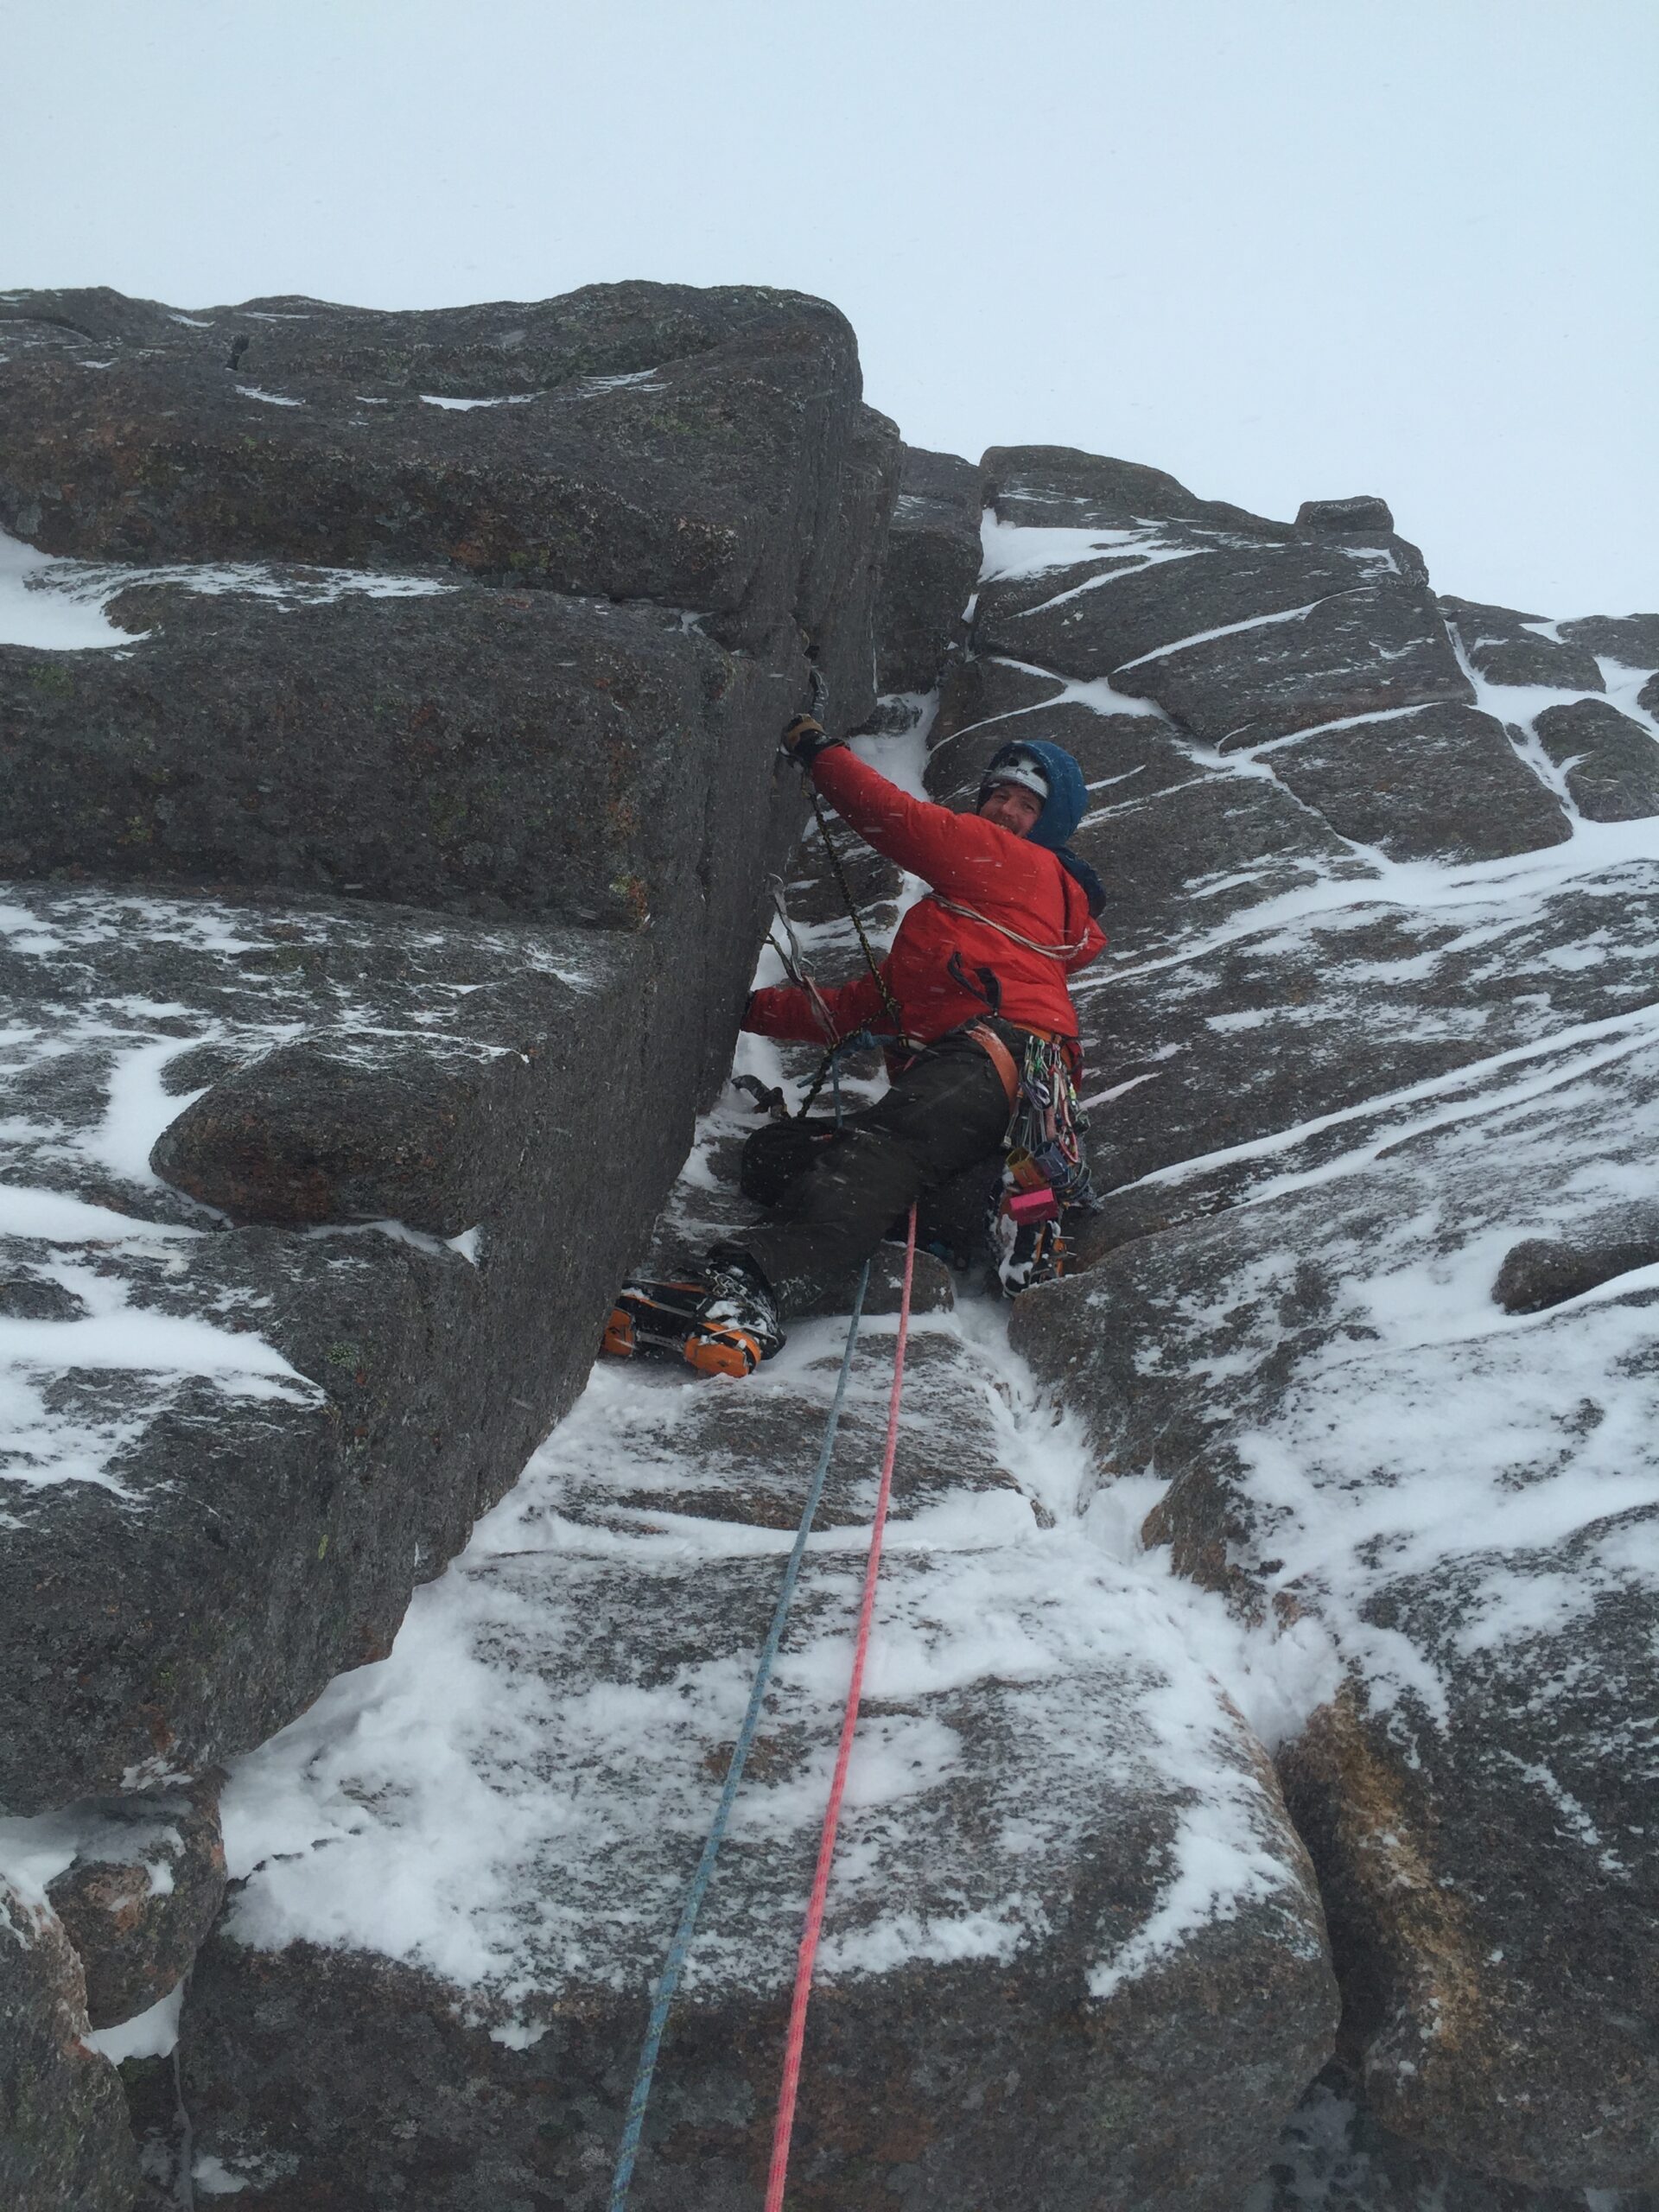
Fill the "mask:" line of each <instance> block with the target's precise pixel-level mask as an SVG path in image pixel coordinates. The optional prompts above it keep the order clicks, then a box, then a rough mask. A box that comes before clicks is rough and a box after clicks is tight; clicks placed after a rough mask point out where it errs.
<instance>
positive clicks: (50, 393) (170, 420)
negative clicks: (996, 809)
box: [0, 284, 897, 721]
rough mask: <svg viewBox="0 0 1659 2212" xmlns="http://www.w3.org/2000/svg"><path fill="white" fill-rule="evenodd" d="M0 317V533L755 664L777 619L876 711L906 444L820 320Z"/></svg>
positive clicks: (757, 295) (25, 298)
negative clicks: (416, 573) (578, 621)
mask: <svg viewBox="0 0 1659 2212" xmlns="http://www.w3.org/2000/svg"><path fill="white" fill-rule="evenodd" d="M0 315H3V322H0V331H3V335H4V338H5V341H6V352H7V354H8V357H9V358H8V359H7V361H6V363H5V364H4V365H3V371H0V393H3V399H4V405H3V410H0V413H3V419H4V420H5V422H6V423H7V425H8V428H7V430H6V432H5V434H4V436H3V440H0V522H3V524H4V525H5V526H6V527H7V528H8V529H10V530H12V531H15V532H16V534H17V535H18V536H20V537H25V538H27V539H28V540H29V542H30V543H32V544H35V545H39V546H40V547H41V549H42V550H44V551H46V552H48V553H69V554H76V555H79V556H82V557H85V558H91V559H99V560H116V561H131V560H137V561H143V562H145V563H152V564H153V563H160V562H168V561H203V560H210V561H224V560H227V559H232V560H233V559H237V558H247V559H255V560H273V559H274V560H287V561H298V562H308V563H321V564H322V565H325V566H340V567H346V568H355V569H369V568H375V567H378V566H382V565H385V564H387V563H391V564H393V565H396V566H399V567H405V568H407V567H416V568H424V569H445V568H448V569H453V570H456V571H460V572H462V573H465V574H467V575H476V576H480V577H484V578H487V579H489V580H490V581H492V582H495V583H498V584H499V583H506V582H511V583H514V584H518V585H520V586H528V587H532V588H546V589H549V590H552V591H558V592H566V593H579V594H580V593H594V594H600V595H601V596H602V597H605V598H607V599H648V600H652V601H657V602H658V604H660V605H664V606H671V607H684V608H690V609H694V610H696V611H697V612H699V613H707V614H709V616H711V617H713V618H714V619H715V624H716V626H717V627H718V628H719V629H720V630H721V634H722V635H723V636H724V637H725V639H726V640H727V642H728V643H730V644H733V645H742V646H744V647H746V648H747V649H749V650H757V649H759V650H766V648H767V646H768V645H769V643H770V640H771V639H772V636H773V634H774V632H776V631H777V629H778V627H779V625H780V624H781V623H783V622H785V621H792V622H793V623H795V624H797V625H798V626H799V628H800V630H801V631H802V632H803V633H804V635H805V637H806V638H807V639H808V640H809V642H810V644H812V645H814V646H815V647H817V648H818V649H819V650H820V652H821V653H822V656H823V659H824V663H825V668H826V673H828V674H829V676H830V678H831V681H832V683H834V684H835V686H836V690H837V691H838V692H840V693H841V694H842V696H841V697H840V698H839V699H838V702H837V706H838V709H840V710H844V711H845V713H846V714H847V715H848V717H849V720H851V721H857V720H858V719H859V718H860V716H861V715H862V714H863V713H866V712H868V706H869V694H868V688H867V687H868V680H869V677H868V659H867V658H862V657H861V642H862V641H866V640H868V636H869V624H870V610H871V606H872V603H873V599H874V588H875V580H876V574H877V570H878V568H879V563H880V550H881V548H880V536H881V531H882V529H883V526H884V525H885V522H886V518H887V508H888V506H889V505H890V504H891V499H892V479H893V474H894V473H895V468H896V461H897V437H896V434H895V433H894V432H893V428H892V425H891V424H889V423H885V422H884V421H883V420H882V418H880V417H878V416H874V415H873V414H871V413H870V411H869V410H864V409H862V408H861V405H860V383H859V372H858V352H857V346H856V343H855V340H854V336H853V334H852V331H851V330H850V328H849V327H848V324H847V322H846V321H845V318H844V317H843V316H842V315H840V314H839V313H838V312H837V311H836V309H835V308H832V307H830V306H829V305H828V304H827V303H826V302H823V301H821V300H812V299H809V298H807V297H805V296H803V295H802V294H799V293H791V292H770V291H766V290H764V289H759V288H747V289H746V288H743V287H729V288H727V289H724V290H719V289H716V290H709V291H699V290H696V289H693V288H691V287H690V286H686V285H658V284H601V285H591V286H589V287H588V288H587V289H585V290H583V291H580V292H575V293H571V294H569V295H567V296H564V297H563V298H560V299H554V300H544V301H539V302H531V303H525V302H511V301H510V302H501V303H499V304H495V305H491V306H482V307H474V308H444V309H439V310H434V311H431V312H427V313H399V314H379V313H375V312H373V311H371V310H366V309H361V308H341V307H332V306H329V305H328V304H327V303H326V302H321V301H316V300H297V299H270V300H258V301H249V302H245V304H244V305H242V306H240V307H236V308H209V309H207V310H206V311H204V312H203V313H202V314H201V315H189V316H186V315H181V314H180V313H179V312H178V311H177V310H176V309H174V308H165V307H162V306H160V305H158V304H156V302H149V301H137V300H126V299H123V298H121V297H120V296H118V295H116V294H112V293H109V292H100V291H85V292H39V293H20V294H16V295H13V296H11V297H10V299H9V301H8V302H6V303H5V304H4V306H3V308H0ZM89 364H95V365H89ZM66 455H73V467H71V468H68V469H66V467H65V466H64V460H65V456H66ZM838 639H839V640H844V651H843V650H842V648H841V646H840V645H838V642H837V641H838ZM867 650H868V648H867V646H866V647H865V652H867Z"/></svg>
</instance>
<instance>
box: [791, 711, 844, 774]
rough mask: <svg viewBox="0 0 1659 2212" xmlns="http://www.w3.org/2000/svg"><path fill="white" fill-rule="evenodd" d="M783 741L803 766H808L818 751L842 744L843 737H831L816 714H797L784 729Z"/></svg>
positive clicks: (815, 757) (821, 751) (815, 758)
mask: <svg viewBox="0 0 1659 2212" xmlns="http://www.w3.org/2000/svg"><path fill="white" fill-rule="evenodd" d="M784 743H785V745H786V746H787V747H788V748H789V750H790V752H791V753H792V754H793V755H794V757H795V759H796V760H798V761H799V762H800V764H801V766H803V767H804V768H810V766H811V765H812V763H813V762H814V761H815V760H817V757H818V755H819V753H823V752H824V751H825V750H826V749H827V748H828V747H830V746H832V745H844V744H845V743H846V740H845V738H841V737H831V736H830V734H829V731H828V730H827V729H825V728H824V726H823V723H822V722H821V721H819V720H818V719H817V715H796V716H795V718H794V720H793V721H791V722H789V723H788V724H787V725H786V726H785V730H784Z"/></svg>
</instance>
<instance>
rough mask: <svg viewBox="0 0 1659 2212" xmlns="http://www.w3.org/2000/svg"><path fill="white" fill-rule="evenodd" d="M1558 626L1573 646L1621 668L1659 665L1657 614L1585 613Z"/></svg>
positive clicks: (1658, 618)
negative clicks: (1584, 647) (1572, 620)
mask: <svg viewBox="0 0 1659 2212" xmlns="http://www.w3.org/2000/svg"><path fill="white" fill-rule="evenodd" d="M1560 633H1561V635H1562V637H1564V638H1566V639H1569V640H1570V641H1571V642H1572V643H1573V645H1584V646H1586V647H1587V648H1588V649H1589V651H1590V652H1592V653H1597V654H1600V655H1603V656H1605V658H1607V659H1608V660H1616V661H1617V662H1618V664H1619V665H1620V666H1621V667H1622V668H1659V614H1585V615H1581V616H1580V618H1579V620H1577V621H1576V622H1563V623H1561V624H1560Z"/></svg>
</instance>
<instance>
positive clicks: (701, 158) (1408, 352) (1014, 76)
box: [0, 0, 1659, 615]
mask: <svg viewBox="0 0 1659 2212" xmlns="http://www.w3.org/2000/svg"><path fill="white" fill-rule="evenodd" d="M0 55H3V69H4V110H5V120H4V128H3V131H0V283H10V284H14V285H16V284H59V285H72V284H90V283H107V284H112V285H114V286H116V287H117V288H118V289H121V290H123V291H127V292H132V293H138V294H143V295H146V296H150V297H154V298H159V299H164V300H166V301H168V302H169V303H171V304H173V305H175V306H181V307H185V308H194V307H200V306H205V305H213V304H219V303H223V302H229V301H234V300H238V299H243V298H246V297H249V296H253V295H255V294H257V293H261V292H281V291H296V292H308V293H311V294H314V295H315V296H319V297H321V298H325V299H334V300H346V301H353V302H360V303H364V304H369V305H376V306H383V307H410V306H426V305H442V304H448V303H453V302H460V301H467V300H479V299H493V298H522V299H531V298H538V297H543V296H546V295H548V294H550V293H556V292H562V291H567V290H569V289H571V288H572V287H573V286H575V285H577V284H582V283H591V282H595V281H602V280H606V279H613V278H620V277H659V278H667V279H676V280H679V281H682V282H686V283H768V284H783V285H792V286H795V287H798V289H803V290H807V291H813V292H818V293H822V294H823V295H825V296H828V297H829V298H830V299H832V300H834V301H836V303H837V304H838V305H839V306H841V307H842V308H844V309H845V310H846V312H847V314H848V315H849V316H850V317H851V319H852V321H853V323H854V324H855V327H856V328H857V330H858V333H859V338H860V342H861V349H862V353H863V359H864V365H865V381H866V388H867V391H868V396H869V397H870V398H871V399H872V400H873V401H874V403H875V404H876V405H878V406H880V407H881V408H884V409H885V410H887V412H888V413H890V414H892V415H893V416H895V417H896V418H897V419H898V422H899V425H900V427H901V428H902V429H903V430H904V432H905V434H906V436H907V437H909V438H910V439H911V440H912V442H916V443H918V444H923V445H938V446H944V447H949V448H952V449H954V450H956V451H958V452H962V453H966V454H978V452H979V451H980V450H981V449H982V448H983V447H984V446H986V445H988V444H992V443H1001V444H1020V443H1027V442H1052V443H1057V444H1068V445H1079V446H1084V447H1086V448H1090V449H1091V450H1093V451H1096V452H1103V453H1114V454H1122V455H1125V456H1127V457H1128V458H1129V459H1132V460H1136V461H1149V462H1152V463H1154V465H1156V466H1158V467H1163V468H1167V469H1170V470H1173V472H1174V474H1177V475H1178V476H1179V477H1181V478H1182V479H1183V480H1185V481H1186V482H1187V483H1189V484H1190V485H1191V486H1192V488H1193V489H1194V490H1195V491H1198V492H1200V493H1205V494H1208V495H1210V496H1211V497H1218V498H1225V499H1235V500H1237V501H1239V502H1240V503H1241V504H1243V505H1246V506H1249V507H1253V508H1255V509H1257V510H1258V511H1260V512H1265V513H1268V514H1274V515H1281V516H1288V515H1290V514H1292V513H1294V511H1295V507H1296V505H1297V503H1298V502H1299V501H1300V500H1301V499H1307V498H1323V497H1331V496H1335V495H1340V494H1345V493H1353V492H1373V491H1375V492H1381V493H1383V495H1384V496H1385V497H1386V498H1388V499H1389V500H1390V501H1391V503H1392V505H1393V506H1394V509H1395V517H1396V519H1397V521H1398V524H1399V526H1400V528H1401V529H1402V531H1404V532H1405V534H1406V535H1407V536H1408V537H1412V538H1414V539H1415V540H1416V541H1417V542H1418V543H1420V544H1421V545H1422V546H1423V547H1424V549H1425V550H1426V551H1427V554H1428V556H1429V560H1430V563H1431V565H1432V568H1433V574H1434V577H1435V581H1436V582H1437V583H1438V585H1439V586H1440V589H1442V590H1444V591H1455V592H1459V593H1462V594H1465V595H1466V596H1469V597H1472V598H1487V599H1493V600H1500V601H1507V602H1509V603H1510V604H1513V605H1520V606H1523V607H1529V608H1531V609H1533V610H1534V611H1536V612H1539V613H1550V614H1557V615H1565V614H1577V613H1589V612H1604V613H1629V612H1630V611H1632V610H1633V609H1635V608H1637V607H1643V608H1653V607H1659V550H1656V548H1659V435H1656V433H1655V429H1654V404H1653V398H1654V385H1655V381H1656V379H1655V376H1654V370H1653V363H1654V360H1655V358H1656V353H1659V220H1656V213H1659V129H1656V116H1659V0H997V4H990V3H989V0H953V4H945V0H886V4H878V0H810V4H809V3H808V0H575V4H573V3H572V0H488V4H482V5H480V4H477V0H474V4H473V5H471V6H468V5H467V4H466V0H0Z"/></svg>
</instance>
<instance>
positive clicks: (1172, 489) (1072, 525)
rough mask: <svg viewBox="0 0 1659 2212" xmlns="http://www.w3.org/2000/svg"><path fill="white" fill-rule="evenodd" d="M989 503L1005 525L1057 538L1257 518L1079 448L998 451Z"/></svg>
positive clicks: (990, 457)
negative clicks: (1051, 532)
mask: <svg viewBox="0 0 1659 2212" xmlns="http://www.w3.org/2000/svg"><path fill="white" fill-rule="evenodd" d="M979 465H980V468H981V470H982V474H983V476H984V481H985V498H986V502H987V504H988V505H990V506H992V507H994V508H995V510H996V517H997V519H998V521H999V522H1003V523H1009V524H1014V525H1016V526H1018V527H1020V528H1023V529H1028V528H1032V527H1033V526H1034V527H1036V528H1039V529H1058V530H1090V529H1108V530H1110V529H1116V528H1122V527H1125V526H1129V527H1133V526H1135V525H1136V524H1140V523H1141V522H1144V521H1146V520H1147V518H1154V517H1173V518H1178V519H1179V520H1182V521H1190V522H1213V523H1224V524H1227V523H1236V522H1253V521H1255V517H1254V516H1253V515H1249V514H1247V513H1246V512H1245V511H1244V509H1243V507H1234V506H1229V505H1227V503H1226V502H1225V501H1224V500H1222V499H1198V498H1196V497H1195V496H1194V494H1193V493H1191V492H1189V491H1188V490H1187V488H1186V486H1185V485H1184V484H1178V483H1177V482H1176V480H1175V479H1174V478H1173V476H1169V475H1166V474H1165V472H1164V471H1163V470H1162V469H1161V468H1148V467H1147V466H1146V465H1145V464H1144V462H1141V461H1116V460H1113V459H1112V458H1111V457H1110V456H1109V455H1107V454H1096V453H1081V452H1079V451H1078V450H1077V448H1076V447H1074V446H991V447H988V448H987V450H986V452H985V454H983V456H982V459H981V461H980V464H979Z"/></svg>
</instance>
